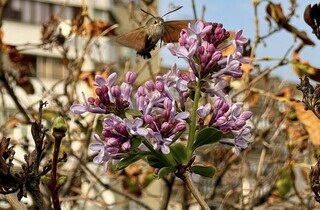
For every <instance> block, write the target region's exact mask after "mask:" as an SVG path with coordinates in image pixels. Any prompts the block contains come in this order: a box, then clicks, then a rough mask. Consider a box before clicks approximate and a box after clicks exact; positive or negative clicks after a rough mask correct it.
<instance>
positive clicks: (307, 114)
mask: <svg viewBox="0 0 320 210" xmlns="http://www.w3.org/2000/svg"><path fill="white" fill-rule="evenodd" d="M290 104H291V106H292V107H293V108H294V109H295V110H296V113H297V118H298V119H299V121H300V122H301V123H302V124H303V125H304V126H305V128H306V130H307V132H308V134H309V138H310V140H311V142H312V144H313V145H316V146H319V145H320V129H319V128H320V120H319V119H318V118H317V117H316V116H315V115H314V114H313V113H312V112H311V111H309V110H308V111H306V110H305V109H304V104H303V103H301V102H295V101H294V102H290Z"/></svg>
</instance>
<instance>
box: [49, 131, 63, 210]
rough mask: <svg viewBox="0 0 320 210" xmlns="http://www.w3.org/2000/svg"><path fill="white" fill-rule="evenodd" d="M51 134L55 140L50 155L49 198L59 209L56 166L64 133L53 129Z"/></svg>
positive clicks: (58, 209)
mask: <svg viewBox="0 0 320 210" xmlns="http://www.w3.org/2000/svg"><path fill="white" fill-rule="evenodd" d="M53 136H54V137H55V141H54V150H53V156H52V169H51V182H50V185H49V188H50V191H51V198H52V203H53V207H54V209H56V210H61V206H60V201H59V189H60V185H57V167H58V158H59V151H60V144H61V140H62V138H63V137H64V136H65V133H64V132H59V131H55V130H54V132H53Z"/></svg>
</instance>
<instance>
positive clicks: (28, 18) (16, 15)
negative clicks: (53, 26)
mask: <svg viewBox="0 0 320 210" xmlns="http://www.w3.org/2000/svg"><path fill="white" fill-rule="evenodd" d="M80 12H81V8H79V7H73V6H65V5H60V4H52V3H46V2H39V1H33V0H11V1H8V4H7V6H6V8H5V11H4V18H5V19H9V20H15V21H21V22H25V23H32V24H41V23H44V22H46V21H48V20H49V19H50V17H51V16H52V15H58V16H60V17H62V18H64V19H73V18H74V17H75V16H76V15H77V14H79V13H80Z"/></svg>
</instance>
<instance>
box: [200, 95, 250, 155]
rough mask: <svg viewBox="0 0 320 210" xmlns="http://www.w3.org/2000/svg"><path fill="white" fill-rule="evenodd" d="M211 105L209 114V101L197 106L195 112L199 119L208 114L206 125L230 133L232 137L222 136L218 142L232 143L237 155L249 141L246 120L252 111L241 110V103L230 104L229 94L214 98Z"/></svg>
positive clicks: (248, 128) (248, 127)
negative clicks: (208, 118)
mask: <svg viewBox="0 0 320 210" xmlns="http://www.w3.org/2000/svg"><path fill="white" fill-rule="evenodd" d="M213 106H214V107H213V112H212V114H211V115H210V111H211V105H210V104H209V103H208V104H206V105H205V106H201V107H199V108H198V109H197V113H198V115H199V117H200V119H205V118H206V117H208V116H209V115H210V121H209V123H208V126H210V127H214V128H217V129H219V130H221V131H222V132H223V133H224V134H226V135H229V134H232V136H233V138H223V139H221V140H220V142H221V143H226V144H231V145H234V146H235V152H236V154H238V155H239V153H240V150H241V149H245V148H247V146H248V142H251V133H250V126H249V125H248V120H249V119H250V118H251V116H252V112H250V111H244V112H242V107H243V103H240V102H237V103H234V104H232V102H231V99H230V97H229V96H225V97H224V98H222V97H217V98H215V99H214V103H213ZM202 122H203V121H202Z"/></svg>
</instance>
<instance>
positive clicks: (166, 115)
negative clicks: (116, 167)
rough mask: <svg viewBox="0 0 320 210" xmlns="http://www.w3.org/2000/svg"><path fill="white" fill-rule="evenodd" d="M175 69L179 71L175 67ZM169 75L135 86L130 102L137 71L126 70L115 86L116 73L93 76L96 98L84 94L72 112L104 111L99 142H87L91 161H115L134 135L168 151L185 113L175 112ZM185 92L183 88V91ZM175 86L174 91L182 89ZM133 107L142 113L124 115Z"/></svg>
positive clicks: (183, 123)
mask: <svg viewBox="0 0 320 210" xmlns="http://www.w3.org/2000/svg"><path fill="white" fill-rule="evenodd" d="M174 69H175V70H176V71H179V70H178V69H177V68H176V67H174ZM168 77H169V76H168V75H164V76H162V77H161V76H158V77H157V78H156V82H152V81H147V82H146V83H145V85H144V86H140V87H138V88H137V91H136V93H135V94H134V98H135V103H133V102H132V101H131V97H132V85H133V83H134V82H135V79H136V74H135V73H134V72H128V73H127V74H126V81H125V82H124V83H122V84H121V86H120V87H119V86H117V85H114V83H115V81H116V78H117V74H116V73H113V74H111V75H110V76H109V77H108V78H107V79H104V78H102V77H101V76H96V78H95V83H94V84H95V85H96V86H97V89H96V91H95V92H96V95H97V97H95V98H94V97H89V98H88V99H87V100H86V98H85V96H84V94H83V98H84V100H86V102H85V105H80V104H74V105H72V106H71V111H72V112H74V113H77V114H82V113H85V112H91V113H96V114H107V115H106V118H105V119H104V124H103V131H102V134H101V136H99V135H97V134H96V135H94V138H95V139H96V140H97V141H98V143H94V144H91V145H90V149H91V150H93V151H96V152H98V153H99V154H98V156H96V157H95V158H94V162H95V163H98V164H101V163H105V165H106V166H107V165H108V163H109V162H110V160H111V162H112V164H116V163H117V161H119V160H120V159H121V158H123V157H125V156H126V155H127V153H128V151H130V149H131V146H132V140H133V139H134V138H136V137H143V138H145V139H146V140H147V141H148V142H149V143H150V144H151V145H152V146H153V149H154V150H157V151H161V152H162V153H164V154H167V153H169V152H170V149H169V145H170V144H171V143H172V140H173V138H174V137H175V135H176V134H177V133H178V132H180V131H183V130H185V128H186V125H187V123H186V121H185V120H186V119H187V118H188V117H189V113H188V112H182V111H181V112H178V111H177V106H176V102H175V101H176V100H175V98H174V95H173V94H172V89H171V90H169V89H170V88H173V89H176V88H177V87H176V86H175V85H174V84H175V83H173V82H172V81H171V80H170V79H169V78H168ZM183 91H184V90H183ZM183 91H182V90H178V89H176V92H181V93H182V92H183ZM128 109H135V110H137V111H139V113H141V116H139V117H136V116H135V118H127V117H126V114H125V112H126V110H128ZM139 149H140V150H146V147H145V145H140V146H139Z"/></svg>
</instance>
